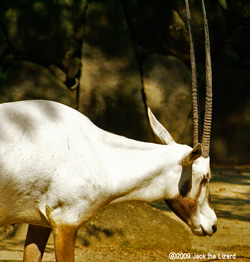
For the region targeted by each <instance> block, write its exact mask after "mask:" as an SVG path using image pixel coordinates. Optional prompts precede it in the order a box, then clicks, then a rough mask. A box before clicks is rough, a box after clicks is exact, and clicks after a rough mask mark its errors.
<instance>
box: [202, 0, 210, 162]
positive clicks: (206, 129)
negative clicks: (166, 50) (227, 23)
mask: <svg viewBox="0 0 250 262" xmlns="http://www.w3.org/2000/svg"><path fill="white" fill-rule="evenodd" d="M201 3H202V12H203V19H204V32H205V53H206V102H205V116H204V126H203V134H202V142H201V143H202V145H203V156H204V157H208V156H209V148H210V136H211V125H212V100H213V92H212V63H211V54H210V40H209V29H208V22H207V15H206V8H205V3H204V0H201Z"/></svg>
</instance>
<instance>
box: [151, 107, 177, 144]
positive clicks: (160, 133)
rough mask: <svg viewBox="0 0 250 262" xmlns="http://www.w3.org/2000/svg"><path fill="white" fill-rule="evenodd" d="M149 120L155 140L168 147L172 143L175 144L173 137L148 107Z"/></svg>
mask: <svg viewBox="0 0 250 262" xmlns="http://www.w3.org/2000/svg"><path fill="white" fill-rule="evenodd" d="M148 118H149V123H150V126H151V128H152V130H153V132H154V134H155V138H156V140H157V142H158V143H160V144H164V145H168V144H171V143H175V141H174V139H173V138H172V136H171V135H170V134H169V133H168V131H167V130H166V129H165V128H164V126H163V125H162V124H161V123H160V122H159V121H158V120H157V119H156V117H155V116H154V115H153V113H152V112H151V110H150V108H149V107H148Z"/></svg>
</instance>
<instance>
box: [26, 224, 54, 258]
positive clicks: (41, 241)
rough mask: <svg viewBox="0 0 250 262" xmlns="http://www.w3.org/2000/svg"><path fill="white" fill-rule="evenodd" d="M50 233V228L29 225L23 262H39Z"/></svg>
mask: <svg viewBox="0 0 250 262" xmlns="http://www.w3.org/2000/svg"><path fill="white" fill-rule="evenodd" d="M50 233H51V228H46V227H41V226H34V225H29V228H28V232H27V236H26V241H25V249H24V257H23V261H24V262H40V261H42V257H43V253H44V250H45V247H46V244H47V241H48V238H49V236H50Z"/></svg>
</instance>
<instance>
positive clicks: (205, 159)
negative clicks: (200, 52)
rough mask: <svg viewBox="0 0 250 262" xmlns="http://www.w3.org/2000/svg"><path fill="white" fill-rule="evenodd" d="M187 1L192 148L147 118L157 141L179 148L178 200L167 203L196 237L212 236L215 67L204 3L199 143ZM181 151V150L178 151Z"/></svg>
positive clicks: (213, 228) (194, 72) (214, 223)
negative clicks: (203, 91) (203, 78)
mask: <svg viewBox="0 0 250 262" xmlns="http://www.w3.org/2000/svg"><path fill="white" fill-rule="evenodd" d="M185 1H186V11H187V19H188V28H189V36H190V60H191V68H192V97H193V148H191V147H188V146H185V145H179V144H176V143H175V142H174V140H173V138H172V137H171V135H170V134H169V133H168V131H167V130H166V129H165V128H164V127H163V126H162V125H161V124H160V123H159V122H158V121H157V120H156V118H155V117H154V115H153V114H152V112H151V111H150V110H149V111H148V116H149V120H150V124H151V127H152V130H153V132H154V133H155V135H156V138H157V140H159V141H160V142H161V143H163V144H168V145H169V144H175V145H176V147H173V148H176V151H178V152H179V153H178V156H179V158H178V163H179V166H180V170H181V174H180V175H179V177H176V179H178V181H176V182H174V183H176V184H175V185H174V184H173V187H174V188H177V190H176V191H177V192H176V195H175V196H173V197H171V198H169V199H165V202H166V203H167V204H168V206H169V207H170V208H171V209H172V210H173V211H174V212H175V214H176V215H177V216H179V217H180V218H181V219H182V220H183V221H184V222H185V223H186V224H187V225H189V226H190V228H191V230H192V232H193V233H194V234H195V235H198V236H205V235H210V236H211V235H213V233H215V232H216V230H217V226H216V223H217V217H216V214H215V212H214V209H213V207H212V205H211V200H210V192H209V180H210V178H211V173H210V158H209V147H210V134H211V122H212V69H211V68H212V67H211V56H210V43H209V33H208V24H207V18H206V11H205V5H204V0H202V10H203V17H204V30H205V46H206V48H205V50H206V105H205V116H204V126H203V134H202V138H201V139H200V128H199V122H200V121H199V107H198V99H197V97H198V95H197V81H196V65H195V54H194V46H193V38H192V31H191V18H190V11H189V5H188V0H185ZM180 147H181V150H180V151H179V148H180ZM174 180H175V179H174Z"/></svg>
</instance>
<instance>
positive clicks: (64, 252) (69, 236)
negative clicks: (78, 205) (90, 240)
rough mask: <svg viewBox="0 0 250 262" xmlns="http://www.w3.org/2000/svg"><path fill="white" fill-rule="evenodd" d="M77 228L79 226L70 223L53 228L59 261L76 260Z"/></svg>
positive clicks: (68, 261)
mask: <svg viewBox="0 0 250 262" xmlns="http://www.w3.org/2000/svg"><path fill="white" fill-rule="evenodd" d="M77 230H78V227H76V226H70V225H60V226H56V227H55V228H53V233H54V240H55V253H56V261H57V262H74V253H75V239H76V234H77Z"/></svg>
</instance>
